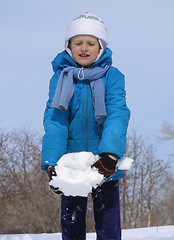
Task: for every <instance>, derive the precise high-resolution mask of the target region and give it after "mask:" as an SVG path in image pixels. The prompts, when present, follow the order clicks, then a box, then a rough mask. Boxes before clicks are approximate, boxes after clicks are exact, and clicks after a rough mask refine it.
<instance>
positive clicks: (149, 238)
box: [0, 226, 174, 240]
mask: <svg viewBox="0 0 174 240" xmlns="http://www.w3.org/2000/svg"><path fill="white" fill-rule="evenodd" d="M95 239H96V234H95V233H87V237H86V240H95ZM0 240H62V237H61V234H60V233H41V234H8V235H0ZM122 240H174V226H162V227H149V228H136V229H126V230H123V231H122Z"/></svg>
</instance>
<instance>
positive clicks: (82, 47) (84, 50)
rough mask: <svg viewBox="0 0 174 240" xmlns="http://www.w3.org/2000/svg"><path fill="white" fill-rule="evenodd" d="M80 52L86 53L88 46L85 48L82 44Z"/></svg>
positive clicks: (84, 44)
mask: <svg viewBox="0 0 174 240" xmlns="http://www.w3.org/2000/svg"><path fill="white" fill-rule="evenodd" d="M81 50H82V51H83V52H87V51H88V46H87V44H86V43H83V44H82V46H81Z"/></svg>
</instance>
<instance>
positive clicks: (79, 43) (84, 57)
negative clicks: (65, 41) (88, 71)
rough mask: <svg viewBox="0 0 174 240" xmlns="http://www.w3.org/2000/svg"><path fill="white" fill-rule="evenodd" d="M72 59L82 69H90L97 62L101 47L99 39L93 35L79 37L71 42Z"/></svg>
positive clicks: (73, 38)
mask: <svg viewBox="0 0 174 240" xmlns="http://www.w3.org/2000/svg"><path fill="white" fill-rule="evenodd" d="M70 49H71V53H72V57H73V59H74V61H75V62H77V63H78V64H79V65H81V66H82V67H89V66H90V65H91V64H92V63H94V62H95V60H96V58H97V56H98V54H99V51H100V45H99V42H98V39H97V38H96V37H94V36H91V35H77V36H75V37H72V38H71V40H70Z"/></svg>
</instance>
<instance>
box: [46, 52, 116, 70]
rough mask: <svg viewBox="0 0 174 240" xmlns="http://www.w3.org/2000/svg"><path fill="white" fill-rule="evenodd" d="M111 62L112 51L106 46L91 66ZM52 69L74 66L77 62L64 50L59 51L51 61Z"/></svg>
mask: <svg viewBox="0 0 174 240" xmlns="http://www.w3.org/2000/svg"><path fill="white" fill-rule="evenodd" d="M108 63H110V65H111V64H112V51H111V50H110V49H109V48H106V49H105V50H104V52H103V54H102V56H101V58H100V59H99V60H98V61H97V62H95V63H93V64H92V66H91V68H94V67H98V66H100V67H104V66H105V65H106V64H108ZM51 64H52V67H53V71H54V72H56V71H57V70H58V69H63V68H66V67H70V66H74V67H79V66H78V64H77V63H75V62H74V60H73V59H72V57H71V56H70V55H69V54H68V53H67V51H66V50H64V51H63V52H61V53H59V54H58V55H57V56H56V57H55V58H54V60H53V61H52V63H51Z"/></svg>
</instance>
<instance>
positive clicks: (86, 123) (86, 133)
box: [85, 80, 89, 152]
mask: <svg viewBox="0 0 174 240" xmlns="http://www.w3.org/2000/svg"><path fill="white" fill-rule="evenodd" d="M88 94H89V89H88V80H86V114H85V115H86V118H85V137H86V152H88Z"/></svg>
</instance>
